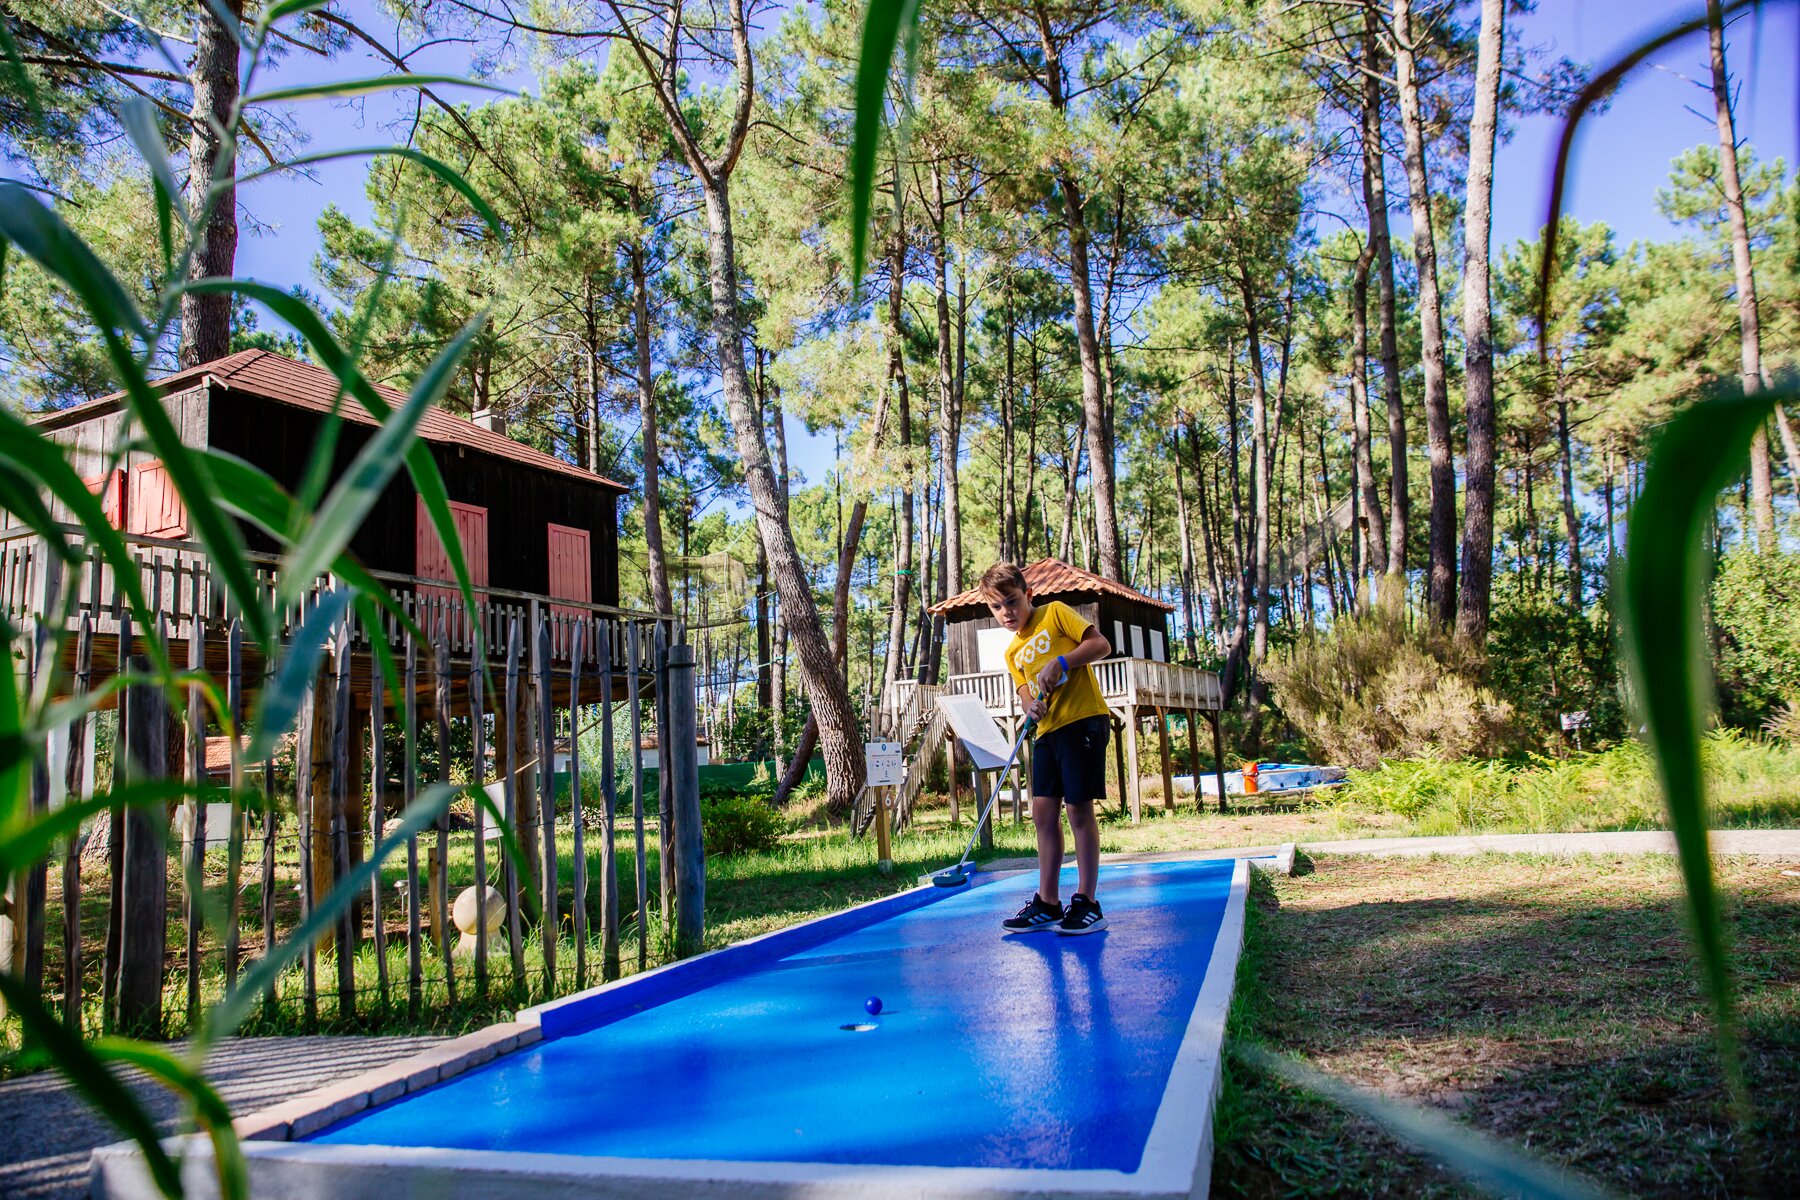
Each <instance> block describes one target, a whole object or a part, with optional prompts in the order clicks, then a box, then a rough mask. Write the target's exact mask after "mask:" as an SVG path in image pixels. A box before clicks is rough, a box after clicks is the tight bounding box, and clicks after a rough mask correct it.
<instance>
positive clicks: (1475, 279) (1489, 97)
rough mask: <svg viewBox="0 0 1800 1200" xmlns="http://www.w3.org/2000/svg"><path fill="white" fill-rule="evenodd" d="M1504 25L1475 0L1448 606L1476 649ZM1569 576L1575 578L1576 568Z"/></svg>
mask: <svg viewBox="0 0 1800 1200" xmlns="http://www.w3.org/2000/svg"><path fill="white" fill-rule="evenodd" d="M1505 29H1506V0H1481V42H1480V47H1479V50H1478V52H1477V55H1476V65H1475V114H1474V116H1473V117H1472V118H1471V119H1470V121H1469V185H1468V199H1467V201H1466V204H1465V207H1464V215H1463V245H1464V258H1463V341H1464V343H1465V346H1466V349H1465V350H1464V352H1463V374H1464V382H1463V396H1464V401H1463V403H1464V415H1465V420H1466V422H1467V425H1468V437H1469V447H1468V457H1467V459H1466V460H1465V462H1464V465H1463V476H1464V482H1463V542H1462V591H1461V594H1460V595H1459V596H1458V597H1457V610H1456V632H1457V635H1458V636H1459V637H1461V638H1462V639H1463V641H1464V642H1465V643H1467V644H1468V645H1470V646H1474V647H1477V648H1480V647H1482V646H1484V645H1485V644H1486V643H1487V628H1488V611H1489V592H1490V591H1491V589H1492V587H1493V577H1494V421H1495V414H1494V346H1493V321H1492V313H1491V309H1490V303H1489V290H1488V243H1489V239H1490V236H1491V234H1492V232H1493V228H1492V227H1493V216H1492V209H1493V200H1494V137H1495V130H1496V128H1497V126H1498V114H1499V108H1500V50H1501V44H1502V40H1503V38H1504V36H1505ZM1433 478H1434V479H1435V476H1434V477H1433ZM1574 553H1577V554H1578V553H1579V549H1577V550H1576V551H1574ZM1576 574H1577V577H1579V574H1580V572H1579V570H1577V572H1576Z"/></svg>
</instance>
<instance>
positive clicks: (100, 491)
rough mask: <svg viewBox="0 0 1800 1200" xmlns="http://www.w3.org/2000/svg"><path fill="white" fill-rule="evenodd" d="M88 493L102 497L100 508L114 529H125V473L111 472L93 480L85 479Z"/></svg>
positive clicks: (97, 476) (115, 470) (119, 471)
mask: <svg viewBox="0 0 1800 1200" xmlns="http://www.w3.org/2000/svg"><path fill="white" fill-rule="evenodd" d="M82 482H83V483H85V484H87V489H88V491H90V492H92V493H94V495H96V496H98V497H100V508H101V510H102V511H103V512H105V513H106V519H107V521H109V522H110V523H111V524H112V527H113V528H114V529H124V528H125V472H124V471H122V470H117V469H114V470H111V471H108V472H107V473H106V474H104V475H96V476H95V477H94V478H92V479H84V480H82Z"/></svg>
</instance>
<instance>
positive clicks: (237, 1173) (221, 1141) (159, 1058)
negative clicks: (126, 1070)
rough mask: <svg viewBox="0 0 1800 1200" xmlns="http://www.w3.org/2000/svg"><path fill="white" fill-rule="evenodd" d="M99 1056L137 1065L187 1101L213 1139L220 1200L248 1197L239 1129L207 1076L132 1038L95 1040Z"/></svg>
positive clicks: (161, 1050)
mask: <svg viewBox="0 0 1800 1200" xmlns="http://www.w3.org/2000/svg"><path fill="white" fill-rule="evenodd" d="M94 1054H95V1056H96V1057H98V1058H100V1059H102V1060H104V1061H108V1062H118V1063H125V1064H126V1065H128V1066H133V1067H136V1068H137V1069H138V1070H140V1071H142V1072H144V1073H145V1074H146V1075H149V1076H150V1077H151V1078H152V1079H155V1080H156V1081H157V1082H159V1083H161V1084H162V1085H163V1086H164V1087H166V1088H168V1089H169V1090H170V1091H172V1092H174V1093H175V1094H176V1095H178V1096H181V1097H183V1098H184V1099H186V1100H187V1102H188V1106H189V1107H190V1108H191V1109H192V1111H193V1114H194V1119H195V1121H196V1122H198V1124H199V1125H200V1128H202V1129H204V1130H205V1131H206V1135H207V1138H208V1139H209V1140H210V1141H211V1142H212V1148H213V1165H214V1168H215V1169H216V1171H217V1173H218V1180H219V1195H220V1198H221V1200H248V1197H249V1195H250V1170H249V1168H248V1167H247V1166H246V1165H245V1163H244V1150H243V1147H242V1146H240V1145H239V1144H238V1138H237V1131H236V1130H234V1129H233V1128H232V1127H231V1110H230V1109H229V1108H227V1107H226V1105H225V1101H224V1100H222V1099H220V1097H219V1093H218V1092H216V1091H214V1090H213V1087H212V1085H211V1084H210V1083H208V1082H206V1077H205V1076H204V1075H202V1074H201V1073H200V1070H197V1069H196V1068H195V1067H191V1066H189V1065H188V1064H187V1063H184V1062H182V1061H181V1060H180V1059H179V1058H176V1057H175V1056H174V1055H173V1054H170V1053H169V1052H168V1051H167V1050H164V1049H162V1048H161V1047H158V1046H152V1045H150V1044H148V1043H146V1042H138V1041H132V1040H131V1039H129V1038H117V1037H105V1038H98V1039H96V1040H95V1041H94Z"/></svg>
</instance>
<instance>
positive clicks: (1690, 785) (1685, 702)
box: [1618, 392, 1782, 1113]
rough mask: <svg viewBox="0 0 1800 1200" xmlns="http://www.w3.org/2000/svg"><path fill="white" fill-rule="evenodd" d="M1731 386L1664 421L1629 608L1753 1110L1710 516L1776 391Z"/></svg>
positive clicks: (1675, 822) (1632, 546) (1731, 1063)
mask: <svg viewBox="0 0 1800 1200" xmlns="http://www.w3.org/2000/svg"><path fill="white" fill-rule="evenodd" d="M1780 395H1782V393H1779V392H1777V393H1764V394H1762V395H1757V396H1749V397H1746V396H1743V395H1732V394H1722V395H1715V396H1714V397H1712V398H1709V399H1705V400H1702V401H1701V402H1700V403H1698V404H1695V405H1693V406H1692V407H1690V408H1687V409H1685V410H1683V411H1682V412H1680V413H1677V414H1676V416H1675V418H1674V419H1673V420H1672V421H1670V422H1669V423H1668V425H1666V426H1665V427H1664V428H1663V431H1662V434H1661V436H1660V437H1658V438H1657V441H1656V445H1655V447H1654V448H1653V449H1652V451H1651V454H1650V461H1649V464H1648V466H1647V467H1646V469H1645V472H1644V485H1643V490H1642V492H1640V493H1639V495H1638V498H1637V502H1636V503H1635V504H1633V505H1632V509H1631V515H1630V517H1629V519H1628V523H1627V525H1626V533H1625V560H1624V566H1623V569H1622V570H1621V572H1620V575H1619V585H1618V612H1619V619H1620V624H1621V627H1622V629H1623V632H1624V644H1625V650H1626V665H1627V668H1628V670H1629V672H1630V678H1631V682H1632V691H1633V693H1634V702H1635V704H1636V705H1637V707H1638V709H1639V713H1640V717H1641V719H1642V721H1643V722H1644V728H1645V732H1646V734H1647V737H1648V741H1649V743H1650V746H1651V748H1652V749H1653V750H1654V751H1655V756H1656V770H1657V775H1658V777H1659V779H1660V780H1661V783H1662V788H1663V801H1664V804H1665V805H1666V807H1667V808H1668V812H1669V826H1670V829H1671V831H1672V832H1673V834H1674V836H1675V848H1676V856H1677V859H1678V861H1679V862H1680V865H1681V876H1682V880H1683V882H1684V883H1685V884H1686V885H1687V900H1688V915H1689V917H1690V918H1691V923H1692V926H1693V935H1694V942H1695V949H1696V951H1697V952H1698V955H1699V958H1700V969H1701V978H1702V980H1703V982H1704V984H1705V987H1706V994H1707V997H1708V999H1709V1000H1710V1001H1711V1002H1712V1008H1713V1021H1714V1027H1715V1029H1716V1033H1717V1041H1718V1044H1719V1052H1720V1055H1721V1057H1722V1058H1723V1060H1724V1067H1725V1071H1726V1076H1727V1082H1728V1083H1729V1084H1730V1086H1731V1088H1732V1092H1733V1095H1734V1099H1735V1100H1736V1101H1737V1102H1738V1104H1739V1108H1740V1113H1744V1112H1747V1111H1748V1110H1747V1104H1746V1093H1745V1091H1744V1079H1743V1067H1742V1064H1741V1062H1740V1061H1739V1058H1738V1045H1737V1006H1736V998H1735V989H1734V987H1733V984H1732V978H1731V967H1730V963H1729V961H1728V959H1727V955H1726V944H1725V942H1726V938H1725V928H1724V914H1723V910H1722V907H1721V905H1720V902H1719V896H1718V891H1717V889H1716V888H1715V887H1714V884H1713V874H1712V856H1711V852H1710V850H1709V848H1708V845H1707V819H1706V817H1707V811H1706V775H1705V770H1704V767H1703V764H1702V763H1701V751H1700V740H1701V735H1702V733H1703V731H1704V728H1705V724H1706V721H1707V719H1708V717H1709V716H1710V715H1711V712H1712V707H1713V681H1712V673H1711V671H1710V669H1709V668H1708V666H1707V664H1708V663H1709V662H1710V661H1711V652H1712V648H1711V646H1710V645H1709V643H1708V640H1707V636H1706V623H1705V621H1704V619H1703V617H1702V615H1701V614H1702V613H1704V612H1705V600H1706V588H1707V581H1708V577H1709V575H1710V574H1711V568H1712V554H1711V551H1710V548H1709V547H1708V545H1707V542H1708V538H1707V526H1708V523H1709V522H1710V520H1711V518H1712V514H1713V506H1714V503H1715V502H1716V500H1717V498H1718V494H1719V491H1720V490H1721V489H1722V488H1724V487H1726V486H1728V485H1729V484H1730V483H1731V481H1732V480H1733V479H1734V478H1736V477H1737V475H1738V474H1739V473H1740V472H1741V471H1742V469H1743V464H1744V461H1745V458H1746V456H1747V455H1748V453H1749V448H1750V440H1751V438H1752V437H1753V436H1754V435H1755V433H1756V431H1757V430H1758V429H1760V428H1762V425H1763V422H1765V421H1766V420H1768V417H1769V411H1770V408H1771V407H1772V405H1773V403H1774V400H1775V399H1776V397H1778V396H1780Z"/></svg>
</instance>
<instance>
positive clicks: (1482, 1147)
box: [1231, 1044, 1608, 1200]
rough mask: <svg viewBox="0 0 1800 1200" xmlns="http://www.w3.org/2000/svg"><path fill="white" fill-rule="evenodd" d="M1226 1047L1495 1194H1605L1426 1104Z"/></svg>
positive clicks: (1544, 1199) (1556, 1197) (1560, 1199)
mask: <svg viewBox="0 0 1800 1200" xmlns="http://www.w3.org/2000/svg"><path fill="white" fill-rule="evenodd" d="M1231 1052H1232V1053H1233V1054H1234V1055H1236V1056H1237V1057H1239V1058H1241V1059H1243V1060H1244V1061H1245V1062H1248V1063H1250V1064H1251V1065H1252V1066H1254V1067H1256V1068H1257V1069H1259V1070H1262V1071H1266V1072H1268V1073H1269V1074H1271V1075H1275V1076H1277V1077H1279V1078H1281V1079H1282V1080H1285V1081H1286V1082H1288V1083H1290V1084H1292V1085H1293V1086H1295V1087H1297V1088H1301V1089H1302V1090H1304V1091H1308V1092H1312V1093H1313V1094H1315V1095H1317V1096H1320V1097H1323V1098H1324V1099H1326V1100H1329V1101H1331V1102H1332V1103H1333V1104H1335V1105H1337V1106H1338V1107H1339V1108H1343V1109H1347V1110H1348V1111H1350V1112H1353V1113H1356V1114H1357V1115H1358V1116H1361V1117H1365V1118H1367V1119H1368V1120H1370V1121H1373V1122H1374V1123H1375V1124H1377V1125H1379V1126H1381V1127H1382V1128H1383V1129H1384V1130H1386V1131H1387V1132H1389V1133H1392V1134H1394V1135H1395V1136H1396V1137H1399V1138H1401V1139H1402V1140H1404V1141H1406V1142H1409V1143H1411V1144H1412V1145H1413V1146H1416V1147H1417V1148H1419V1149H1420V1150H1423V1151H1425V1152H1426V1153H1427V1154H1428V1155H1430V1156H1431V1158H1432V1159H1433V1160H1434V1161H1436V1162H1438V1163H1440V1164H1442V1165H1443V1166H1444V1167H1446V1168H1448V1169H1449V1170H1451V1171H1454V1172H1456V1173H1457V1174H1458V1175H1460V1176H1462V1177H1463V1178H1464V1179H1466V1180H1468V1181H1469V1182H1471V1183H1473V1184H1475V1185H1476V1186H1478V1187H1480V1188H1482V1189H1483V1190H1485V1191H1488V1192H1491V1193H1493V1194H1495V1195H1499V1196H1508V1197H1522V1198H1523V1200H1601V1198H1602V1197H1605V1196H1607V1195H1608V1193H1607V1192H1605V1191H1603V1190H1601V1189H1600V1188H1597V1187H1595V1186H1594V1185H1593V1184H1591V1183H1588V1182H1586V1181H1584V1180H1581V1179H1578V1178H1576V1177H1575V1176H1573V1175H1570V1174H1567V1173H1566V1172H1564V1171H1561V1170H1559V1169H1558V1168H1557V1167H1555V1166H1553V1165H1551V1164H1549V1163H1547V1162H1544V1161H1543V1160H1541V1159H1538V1158H1536V1157H1535V1156H1533V1155H1531V1154H1530V1153H1528V1152H1527V1151H1525V1150H1524V1149H1522V1148H1521V1147H1519V1146H1513V1145H1508V1144H1507V1143H1505V1142H1502V1141H1500V1140H1498V1139H1496V1138H1490V1137H1488V1136H1487V1135H1485V1134H1482V1133H1478V1132H1476V1131H1475V1130H1473V1129H1470V1128H1469V1127H1468V1126H1466V1125H1460V1124H1458V1123H1457V1122H1455V1121H1452V1120H1451V1119H1450V1118H1449V1117H1446V1116H1444V1115H1442V1114H1440V1113H1436V1112H1433V1111H1431V1110H1430V1109H1427V1108H1422V1107H1420V1106H1418V1105H1413V1104H1405V1103H1402V1102H1401V1101H1398V1100H1391V1099H1389V1098H1388V1097H1386V1096H1384V1095H1382V1094H1381V1093H1380V1092H1376V1091H1373V1090H1371V1089H1369V1088H1362V1087H1357V1086H1355V1085H1353V1084H1349V1083H1345V1082H1344V1081H1343V1080H1341V1079H1338V1078H1337V1077H1336V1076H1333V1075H1329V1074H1327V1073H1325V1072H1324V1071H1321V1070H1319V1069H1318V1068H1316V1067H1313V1066H1311V1065H1310V1064H1308V1063H1305V1062H1303V1061H1301V1060H1300V1059H1298V1058H1295V1057H1293V1056H1292V1055H1288V1054H1277V1053H1275V1052H1273V1051H1270V1050H1266V1049H1263V1048H1262V1047H1260V1046H1246V1045H1241V1044H1234V1045H1233V1046H1232V1047H1231Z"/></svg>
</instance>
